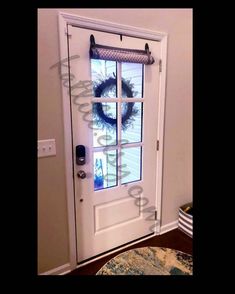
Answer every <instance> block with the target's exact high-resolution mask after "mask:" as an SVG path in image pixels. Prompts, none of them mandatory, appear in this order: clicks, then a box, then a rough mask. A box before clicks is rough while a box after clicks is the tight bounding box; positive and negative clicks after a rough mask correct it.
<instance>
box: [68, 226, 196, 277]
mask: <svg viewBox="0 0 235 294" xmlns="http://www.w3.org/2000/svg"><path fill="white" fill-rule="evenodd" d="M192 243H193V242H192V238H190V237H188V236H187V235H185V234H184V233H183V232H181V231H180V230H179V229H175V230H172V231H170V232H168V233H166V234H163V235H159V236H155V237H153V238H150V239H148V240H145V241H142V242H140V243H138V244H135V245H132V246H130V247H128V249H127V248H125V249H122V250H120V251H118V252H115V253H113V254H110V255H108V256H106V257H103V258H101V259H99V260H96V261H94V262H92V263H90V264H87V265H84V266H83V267H81V268H78V269H76V270H74V271H72V272H71V273H69V274H68V275H79V276H80V275H95V274H96V272H97V271H98V270H99V269H100V268H101V267H102V266H103V265H104V264H105V263H106V262H107V261H109V260H110V259H111V258H113V257H114V256H116V255H118V254H120V253H121V252H124V251H126V250H129V249H132V248H139V247H145V246H157V247H167V248H172V249H176V250H180V251H183V252H185V253H188V254H191V255H192V250H193V248H192V247H193V246H192Z"/></svg>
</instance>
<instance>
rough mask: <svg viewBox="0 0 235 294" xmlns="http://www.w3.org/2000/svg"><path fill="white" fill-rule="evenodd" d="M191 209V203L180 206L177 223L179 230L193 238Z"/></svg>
mask: <svg viewBox="0 0 235 294" xmlns="http://www.w3.org/2000/svg"><path fill="white" fill-rule="evenodd" d="M192 209H193V205H192V203H187V204H185V205H183V206H181V207H180V209H179V222H178V226H179V229H180V230H181V231H183V232H184V233H185V234H187V235H188V236H190V237H193V215H192Z"/></svg>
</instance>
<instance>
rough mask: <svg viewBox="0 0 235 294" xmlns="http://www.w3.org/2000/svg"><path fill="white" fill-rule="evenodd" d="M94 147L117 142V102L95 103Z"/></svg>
mask: <svg viewBox="0 0 235 294" xmlns="http://www.w3.org/2000/svg"><path fill="white" fill-rule="evenodd" d="M92 109H93V124H92V128H93V147H102V146H111V145H116V144H117V103H112V102H102V103H93V107H92Z"/></svg>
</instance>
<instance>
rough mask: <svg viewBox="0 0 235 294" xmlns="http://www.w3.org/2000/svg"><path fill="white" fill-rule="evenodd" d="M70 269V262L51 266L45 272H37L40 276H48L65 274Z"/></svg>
mask: <svg viewBox="0 0 235 294" xmlns="http://www.w3.org/2000/svg"><path fill="white" fill-rule="evenodd" d="M70 271H71V266H70V263H66V264H64V265H61V266H59V267H56V268H53V269H52V270H49V271H47V272H44V273H41V274H39V275H40V276H50V275H65V274H67V273H69V272H70Z"/></svg>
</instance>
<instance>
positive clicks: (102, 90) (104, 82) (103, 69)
mask: <svg viewBox="0 0 235 294" xmlns="http://www.w3.org/2000/svg"><path fill="white" fill-rule="evenodd" d="M116 77H117V65H116V61H109V60H101V59H91V79H92V83H93V93H94V94H93V95H94V97H109V98H116V97H117V78H116Z"/></svg>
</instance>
